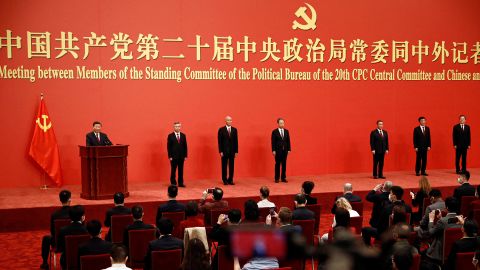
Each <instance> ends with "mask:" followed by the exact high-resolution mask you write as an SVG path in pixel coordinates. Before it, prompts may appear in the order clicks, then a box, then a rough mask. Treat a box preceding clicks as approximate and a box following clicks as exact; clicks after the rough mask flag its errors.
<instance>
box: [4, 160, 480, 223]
mask: <svg viewBox="0 0 480 270" xmlns="http://www.w3.org/2000/svg"><path fill="white" fill-rule="evenodd" d="M428 173H429V176H428V179H429V180H430V183H431V185H432V186H433V187H437V188H440V189H441V190H442V192H443V193H444V194H445V195H447V196H448V195H450V194H452V193H453V189H454V188H455V187H457V186H458V184H457V181H456V179H457V176H456V174H455V173H454V170H452V169H445V170H431V171H429V172H428ZM470 173H471V174H472V179H471V183H472V184H473V185H477V184H479V183H480V180H477V179H476V175H478V174H480V169H471V170H470ZM386 176H387V180H390V181H393V183H394V185H400V186H402V187H403V188H404V189H406V191H409V190H415V189H417V188H418V178H419V177H417V176H415V174H414V173H413V172H411V171H408V172H407V171H397V172H387V173H386ZM305 180H313V181H314V182H315V184H316V186H315V189H314V192H313V194H314V196H315V197H317V198H318V200H319V203H321V204H322V205H323V208H322V216H323V215H324V214H325V215H327V214H330V209H331V207H332V204H333V200H334V198H335V196H337V195H339V194H341V192H342V188H343V184H344V183H345V182H350V183H352V184H353V188H354V192H355V193H357V194H359V195H360V196H362V197H364V196H365V195H366V194H367V193H368V192H369V191H370V190H371V189H372V188H373V187H374V186H375V185H376V184H378V183H381V182H383V180H381V179H376V180H375V179H372V177H371V176H370V174H369V173H350V174H328V175H316V176H313V175H312V176H296V177H289V178H288V183H278V184H276V183H274V182H273V180H272V179H267V178H241V179H236V180H235V182H236V185H234V186H224V185H223V184H222V183H221V182H220V181H218V180H196V181H193V180H192V181H188V180H187V181H186V183H185V184H186V185H187V187H186V188H181V189H180V191H179V196H178V198H177V199H178V200H180V201H183V202H187V201H189V200H199V199H200V197H201V194H202V192H203V190H205V189H206V188H211V187H215V186H218V187H221V188H222V189H223V190H224V194H225V195H224V197H225V198H226V200H228V201H229V204H230V207H231V208H240V209H243V202H244V201H245V200H246V199H250V198H251V199H254V200H256V201H257V200H258V199H259V197H258V196H259V188H260V187H261V186H263V185H266V186H268V187H269V188H270V194H271V200H272V201H273V202H275V203H276V204H277V206H288V207H293V195H294V194H296V193H298V192H300V188H301V184H302V182H303V181H305ZM167 187H168V182H162V183H151V182H150V183H130V184H129V191H130V196H129V197H128V198H127V199H126V205H128V206H132V205H135V204H141V205H142V206H143V207H144V209H145V222H149V223H154V219H155V214H156V209H157V207H158V205H160V204H161V203H163V202H165V201H166V200H167ZM62 189H68V190H70V191H72V204H82V205H84V206H85V208H86V218H87V219H99V220H101V221H103V220H104V213H105V211H106V210H107V208H109V207H111V206H112V205H113V202H112V200H95V201H94V200H85V199H81V198H80V190H81V187H80V186H79V185H74V186H64V187H62ZM60 190H61V189H59V188H49V189H47V190H41V189H40V188H15V189H0V216H1V217H2V218H1V219H0V231H1V232H12V231H28V230H46V229H48V226H49V216H50V213H51V212H52V211H53V210H54V209H55V208H56V207H58V205H59V201H58V192H59V191H60ZM406 195H407V198H406V199H407V202H409V203H410V199H409V196H408V193H407V192H406ZM370 209H371V204H370V203H366V204H365V211H367V212H368V211H369V210H370ZM325 222H326V221H325ZM328 222H330V221H328ZM322 223H323V222H322Z"/></svg>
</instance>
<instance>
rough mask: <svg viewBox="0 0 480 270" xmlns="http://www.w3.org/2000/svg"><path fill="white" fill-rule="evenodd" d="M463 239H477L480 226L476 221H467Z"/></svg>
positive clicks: (464, 224)
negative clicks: (479, 226)
mask: <svg viewBox="0 0 480 270" xmlns="http://www.w3.org/2000/svg"><path fill="white" fill-rule="evenodd" d="M462 232H463V237H476V236H477V232H478V224H477V222H476V221H475V220H474V219H466V220H465V221H464V222H463V226H462Z"/></svg>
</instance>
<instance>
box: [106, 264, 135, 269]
mask: <svg viewBox="0 0 480 270" xmlns="http://www.w3.org/2000/svg"><path fill="white" fill-rule="evenodd" d="M103 270H132V268H128V267H127V266H126V265H125V264H124V263H114V264H112V266H110V267H108V268H105V269H103Z"/></svg>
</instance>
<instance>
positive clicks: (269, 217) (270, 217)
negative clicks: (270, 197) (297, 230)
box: [265, 214, 272, 226]
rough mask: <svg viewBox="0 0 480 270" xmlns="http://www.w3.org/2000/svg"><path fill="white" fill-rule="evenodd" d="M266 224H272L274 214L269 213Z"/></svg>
mask: <svg viewBox="0 0 480 270" xmlns="http://www.w3.org/2000/svg"><path fill="white" fill-rule="evenodd" d="M265 224H267V225H268V226H270V225H272V216H271V215H270V214H268V216H267V218H266V219H265Z"/></svg>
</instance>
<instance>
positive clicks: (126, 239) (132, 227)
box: [123, 220, 160, 249]
mask: <svg viewBox="0 0 480 270" xmlns="http://www.w3.org/2000/svg"><path fill="white" fill-rule="evenodd" d="M148 229H155V231H156V233H155V234H156V236H157V238H158V237H160V231H159V230H158V229H157V228H156V227H155V226H153V225H152V224H146V223H144V222H143V221H141V220H135V221H134V222H133V224H130V225H128V226H127V227H126V228H125V230H124V232H123V245H124V246H125V247H126V248H127V249H128V247H129V245H128V244H129V242H130V240H129V234H128V232H129V231H134V230H148Z"/></svg>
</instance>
